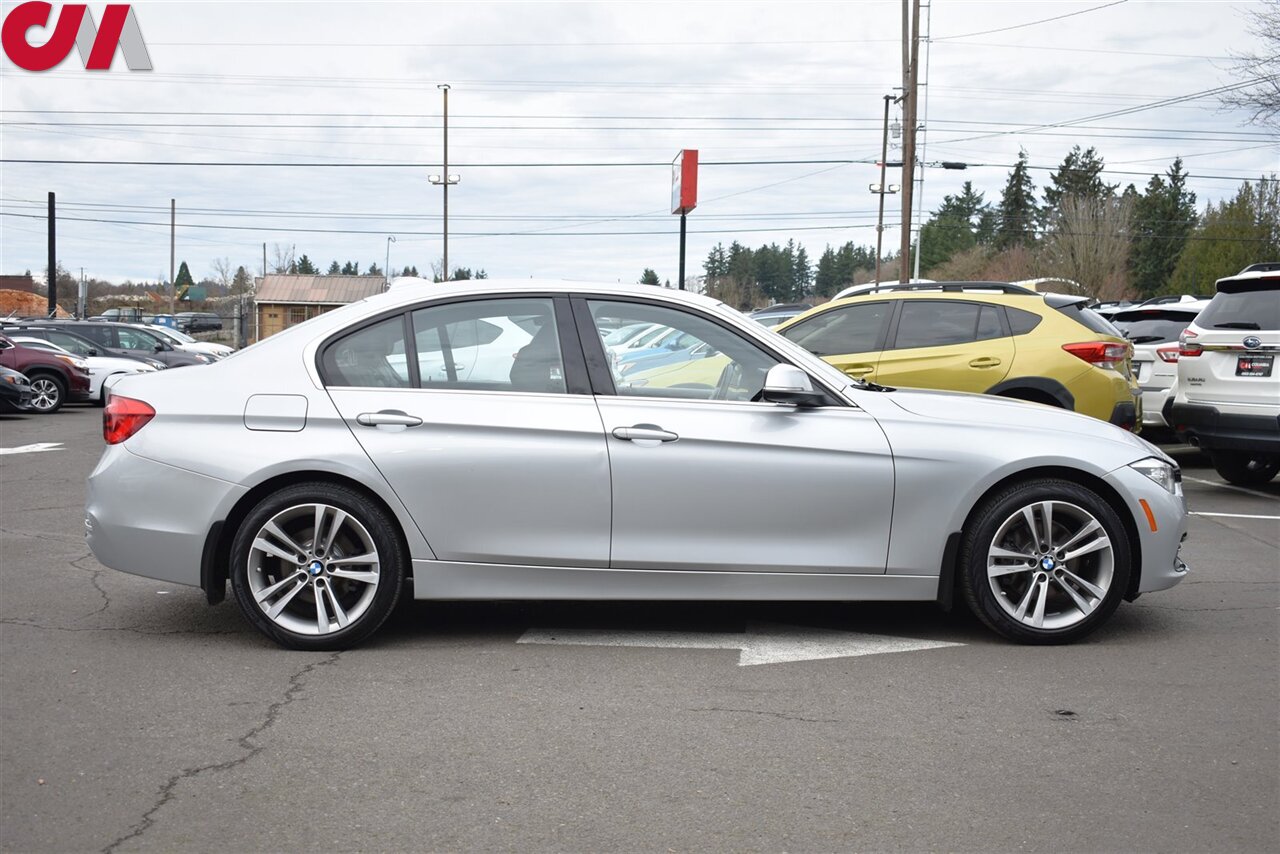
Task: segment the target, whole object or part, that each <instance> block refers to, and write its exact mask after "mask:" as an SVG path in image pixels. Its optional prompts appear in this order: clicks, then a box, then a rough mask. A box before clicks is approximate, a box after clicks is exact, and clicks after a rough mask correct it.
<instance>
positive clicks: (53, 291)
mask: <svg viewBox="0 0 1280 854" xmlns="http://www.w3.org/2000/svg"><path fill="white" fill-rule="evenodd" d="M55 207H56V206H55V203H54V196H53V193H49V277H48V279H47V280H46V282H45V284H46V286H47V289H48V291H49V316H50V317H57V315H58V214H57V211H56V209H55Z"/></svg>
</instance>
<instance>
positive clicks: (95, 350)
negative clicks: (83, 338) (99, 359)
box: [88, 347, 98, 356]
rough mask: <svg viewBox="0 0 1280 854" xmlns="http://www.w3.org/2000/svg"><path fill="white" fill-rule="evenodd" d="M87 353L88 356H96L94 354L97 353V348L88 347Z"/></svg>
mask: <svg viewBox="0 0 1280 854" xmlns="http://www.w3.org/2000/svg"><path fill="white" fill-rule="evenodd" d="M88 355H90V356H96V355H98V348H97V347H90V348H89V353H88Z"/></svg>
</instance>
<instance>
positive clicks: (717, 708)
mask: <svg viewBox="0 0 1280 854" xmlns="http://www.w3.org/2000/svg"><path fill="white" fill-rule="evenodd" d="M685 711H686V712H733V713H736V714H743V715H765V716H768V717H774V718H782V719H783V720H787V721H804V722H805V723H811V724H838V723H840V721H839V720H837V719H836V718H804V717H800V716H799V715H788V714H786V713H785V712H765V711H761V710H759V709H727V708H722V707H720V706H712V707H710V708H707V709H685Z"/></svg>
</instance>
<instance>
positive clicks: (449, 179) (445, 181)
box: [427, 83, 459, 282]
mask: <svg viewBox="0 0 1280 854" xmlns="http://www.w3.org/2000/svg"><path fill="white" fill-rule="evenodd" d="M436 88H437V89H439V90H441V91H443V92H444V168H443V169H442V171H441V174H439V175H429V176H427V180H428V181H430V182H431V183H432V184H437V185H439V186H441V187H443V188H444V228H443V231H444V270H443V271H442V272H441V274H440V281H442V282H447V281H449V185H450V184H456V183H458V181H459V178H458V176H457V175H450V174H449V84H448V83H441V84H439V85H438V86H436Z"/></svg>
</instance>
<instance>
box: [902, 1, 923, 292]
mask: <svg viewBox="0 0 1280 854" xmlns="http://www.w3.org/2000/svg"><path fill="white" fill-rule="evenodd" d="M908 10H909V11H910V21H909V22H908ZM908 24H909V27H908ZM919 60H920V0H902V87H903V89H902V95H903V98H904V99H905V100H904V101H903V118H902V124H903V131H904V134H903V137H902V244H901V250H900V252H899V255H898V281H899V282H902V283H904V284H905V283H906V282H907V281H908V280H909V279H910V278H911V269H910V264H909V263H908V262H909V261H910V259H911V203H912V190H913V189H914V187H915V165H916V105H917V102H918V97H917V96H918V94H919V93H918V89H919V82H920V76H919V67H918V66H919Z"/></svg>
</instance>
